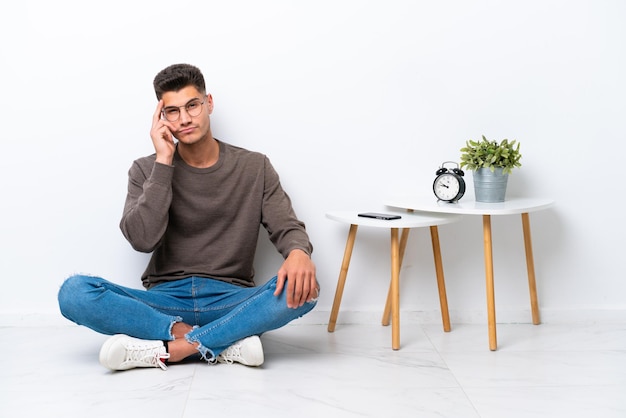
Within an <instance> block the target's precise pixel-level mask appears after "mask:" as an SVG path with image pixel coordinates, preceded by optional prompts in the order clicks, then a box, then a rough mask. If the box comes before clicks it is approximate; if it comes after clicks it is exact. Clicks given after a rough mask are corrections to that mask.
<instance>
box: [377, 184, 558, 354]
mask: <svg viewBox="0 0 626 418" xmlns="http://www.w3.org/2000/svg"><path fill="white" fill-rule="evenodd" d="M553 204H554V201H553V200H550V199H539V198H510V199H507V200H506V201H504V202H501V203H481V202H476V201H475V200H472V199H461V200H460V201H459V202H457V203H446V202H438V201H437V199H436V198H435V197H434V196H433V197H417V196H399V197H393V198H390V199H387V201H386V202H385V205H387V206H390V207H395V208H403V209H411V210H415V211H419V212H420V213H428V214H456V215H482V217H483V239H484V256H485V279H486V288H487V319H488V326H489V349H490V350H492V351H493V350H496V349H497V347H498V343H497V337H496V311H495V293H494V279H493V246H492V239H491V216H492V215H496V216H499V215H518V214H521V215H522V229H523V233H524V248H525V251H526V267H527V270H528V287H529V290H530V305H531V312H532V321H533V324H535V325H538V324H539V323H540V322H541V321H540V319H539V305H538V302H537V284H536V279H535V264H534V259H533V250H532V242H531V236H530V219H529V215H528V214H529V213H530V212H535V211H539V210H543V209H547V208H549V207H550V206H552V205H553Z"/></svg>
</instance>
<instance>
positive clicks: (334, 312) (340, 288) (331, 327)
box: [328, 225, 358, 332]
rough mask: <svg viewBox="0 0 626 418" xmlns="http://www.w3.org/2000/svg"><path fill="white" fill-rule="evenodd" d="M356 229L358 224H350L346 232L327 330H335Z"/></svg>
mask: <svg viewBox="0 0 626 418" xmlns="http://www.w3.org/2000/svg"><path fill="white" fill-rule="evenodd" d="M357 229H358V225H350V232H348V240H347V241H346V249H345V251H344V254H343V261H342V262H341V270H340V271H339V279H338V280H337V290H336V291H335V300H334V301H333V307H332V309H331V311H330V319H329V320H328V332H333V331H335V325H336V323H337V315H339V305H341V297H342V296H343V288H344V286H345V284H346V277H347V276H348V267H350V258H351V257H352V249H353V248H354V241H355V240H356V231H357Z"/></svg>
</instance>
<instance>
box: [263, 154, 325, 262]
mask: <svg viewBox="0 0 626 418" xmlns="http://www.w3.org/2000/svg"><path fill="white" fill-rule="evenodd" d="M262 216H263V217H262V223H263V226H264V227H265V229H266V230H267V232H268V235H269V238H270V241H272V243H273V244H274V246H275V247H276V249H277V250H278V252H279V253H280V254H281V255H282V256H283V257H284V258H287V256H288V255H289V253H290V252H291V251H292V250H295V249H300V250H302V251H304V252H305V253H307V254H309V255H311V253H312V252H313V245H312V244H311V242H310V240H309V236H308V234H307V232H306V229H305V225H304V222H302V221H300V220H299V219H298V218H297V217H296V214H295V212H294V210H293V207H292V204H291V199H290V198H289V196H288V195H287V193H286V192H285V191H284V190H283V188H282V186H281V184H280V179H279V176H278V173H277V172H276V171H275V170H274V168H273V167H272V165H271V163H270V161H269V159H268V158H267V157H265V185H264V193H263V215H262Z"/></svg>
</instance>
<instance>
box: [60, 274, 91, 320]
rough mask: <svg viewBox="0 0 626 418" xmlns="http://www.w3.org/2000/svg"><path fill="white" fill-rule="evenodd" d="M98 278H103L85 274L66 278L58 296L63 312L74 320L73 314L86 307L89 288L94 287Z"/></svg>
mask: <svg viewBox="0 0 626 418" xmlns="http://www.w3.org/2000/svg"><path fill="white" fill-rule="evenodd" d="M98 280H102V279H100V278H97V277H92V276H84V275H73V276H70V277H68V278H67V279H65V281H64V282H63V284H62V285H61V288H60V289H59V294H58V296H57V298H58V302H59V308H60V310H61V314H62V315H63V316H64V317H66V318H68V319H70V320H73V319H72V317H73V316H74V315H73V314H74V313H75V312H76V311H77V310H81V309H84V308H85V303H86V296H87V294H88V293H89V289H93V288H94V286H95V281H98ZM87 303H88V302H87Z"/></svg>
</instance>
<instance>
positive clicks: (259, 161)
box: [120, 141, 313, 288]
mask: <svg viewBox="0 0 626 418" xmlns="http://www.w3.org/2000/svg"><path fill="white" fill-rule="evenodd" d="M218 142H219V146H220V155H219V160H218V162H217V163H216V164H215V165H213V166H212V167H209V168H195V167H191V166H189V165H187V164H186V163H185V162H184V161H183V160H182V158H181V157H180V155H178V152H176V153H175V155H174V162H173V165H172V166H168V165H164V164H159V163H156V154H153V155H150V156H147V157H143V158H139V159H137V160H135V161H134V162H133V164H132V166H131V167H130V169H129V171H128V177H129V179H128V194H127V197H126V203H125V205H124V213H123V216H122V220H121V222H120V228H121V230H122V233H123V234H124V236H125V237H126V239H127V240H128V242H130V244H131V245H132V247H133V248H134V249H135V250H137V251H141V252H152V257H151V259H150V262H149V263H148V266H147V268H146V271H145V272H144V274H143V275H142V281H143V285H144V286H145V287H146V288H150V287H152V286H154V285H155V284H158V283H160V282H163V281H170V280H178V279H181V278H185V277H190V276H200V277H210V278H214V279H218V280H223V281H227V282H230V283H235V284H238V285H242V286H254V281H253V277H254V268H253V261H254V254H255V251H256V245H257V238H258V234H259V228H260V226H261V225H263V226H264V227H265V228H266V230H267V231H268V234H269V238H270V240H271V241H272V243H273V244H274V246H275V247H276V249H277V250H278V252H279V253H280V254H281V255H282V256H283V258H286V257H287V256H288V255H289V252H290V251H291V250H294V249H301V250H303V251H305V252H306V253H307V254H309V255H310V254H311V252H312V251H313V247H312V245H311V243H310V241H309V237H308V235H307V233H306V231H305V226H304V223H303V222H301V221H299V220H298V219H297V218H296V215H295V213H294V210H293V208H292V205H291V200H290V199H289V196H288V195H287V194H286V193H285V191H284V190H283V189H282V187H281V185H280V180H279V177H278V174H277V173H276V171H275V170H274V168H273V167H272V165H271V163H270V161H269V159H268V158H267V157H266V156H265V155H263V154H260V153H258V152H252V151H248V150H245V149H243V148H239V147H235V146H233V145H230V144H227V143H224V142H221V141H218Z"/></svg>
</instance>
